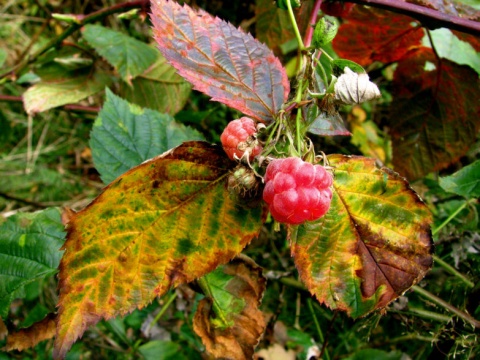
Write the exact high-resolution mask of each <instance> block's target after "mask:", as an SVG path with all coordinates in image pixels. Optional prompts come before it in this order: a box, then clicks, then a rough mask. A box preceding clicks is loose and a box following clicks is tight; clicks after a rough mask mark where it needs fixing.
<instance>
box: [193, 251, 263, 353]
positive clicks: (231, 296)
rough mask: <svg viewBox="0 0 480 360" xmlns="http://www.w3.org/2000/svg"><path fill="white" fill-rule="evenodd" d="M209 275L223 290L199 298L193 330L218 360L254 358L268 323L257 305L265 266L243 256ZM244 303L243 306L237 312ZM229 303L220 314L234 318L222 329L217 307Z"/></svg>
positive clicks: (260, 294)
mask: <svg viewBox="0 0 480 360" xmlns="http://www.w3.org/2000/svg"><path fill="white" fill-rule="evenodd" d="M208 276H210V279H208V281H209V282H210V284H211V287H212V288H213V287H215V288H217V289H220V287H221V289H220V291H217V292H216V294H215V292H214V294H215V295H214V296H215V298H213V299H212V298H210V297H206V298H205V299H203V300H202V301H200V303H199V304H198V308H197V312H196V313H195V317H194V319H193V329H194V330H195V332H196V333H197V335H198V336H200V337H201V339H202V342H203V344H204V345H205V347H206V351H207V353H208V354H209V355H210V356H212V357H214V358H215V359H235V360H242V359H251V358H252V356H253V353H254V350H255V347H256V346H257V344H258V341H259V340H260V337H261V335H262V334H263V331H264V329H265V326H266V322H265V319H264V317H263V313H262V312H261V311H260V310H259V308H258V306H259V305H260V302H261V299H262V297H263V292H264V291H265V285H266V279H265V278H264V277H263V275H262V269H261V268H260V267H259V266H258V265H257V264H256V263H255V262H253V261H252V260H251V259H249V258H248V257H246V256H242V255H241V256H239V257H237V258H235V259H234V260H232V261H231V262H230V263H229V264H227V265H225V266H223V267H221V268H219V269H217V270H216V271H214V272H213V273H211V274H209V275H208ZM216 296H218V297H216ZM241 302H243V304H244V306H243V309H239V310H240V311H238V312H237V311H236V308H238V307H237V305H238V304H239V303H241ZM227 303H228V304H229V305H228V308H223V309H220V312H222V315H221V316H222V317H224V318H226V319H227V320H232V321H233V325H232V326H230V327H227V328H222V327H221V326H218V315H219V314H218V312H219V309H218V308H219V307H221V306H222V304H227ZM213 304H215V305H213Z"/></svg>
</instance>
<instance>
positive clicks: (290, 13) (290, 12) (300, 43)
mask: <svg viewBox="0 0 480 360" xmlns="http://www.w3.org/2000/svg"><path fill="white" fill-rule="evenodd" d="M287 8H288V16H289V17H290V22H291V23H292V26H293V31H294V32H295V37H296V38H297V41H298V49H299V50H300V52H302V51H303V50H305V46H304V45H303V40H302V36H301V35H300V30H298V25H297V20H296V19H295V14H294V13H293V9H292V4H291V3H290V0H287ZM299 65H301V64H299ZM300 68H301V66H300Z"/></svg>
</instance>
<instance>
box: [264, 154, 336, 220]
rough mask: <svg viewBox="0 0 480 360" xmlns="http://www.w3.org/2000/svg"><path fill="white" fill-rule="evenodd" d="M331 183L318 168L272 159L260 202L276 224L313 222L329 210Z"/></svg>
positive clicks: (301, 163) (298, 159)
mask: <svg viewBox="0 0 480 360" xmlns="http://www.w3.org/2000/svg"><path fill="white" fill-rule="evenodd" d="M332 182H333V178H332V175H331V174H330V173H328V172H327V171H326V170H325V168H324V167H323V166H321V165H312V164H310V163H307V162H304V161H303V160H302V159H300V158H296V157H289V158H286V159H277V160H273V161H272V162H270V164H268V167H267V172H266V173H265V189H264V190H263V200H265V202H266V203H267V204H268V208H269V210H270V213H271V214H272V216H273V218H274V219H275V220H277V221H278V222H282V223H287V224H293V225H295V224H301V223H303V222H305V221H313V220H316V219H319V218H320V217H322V216H323V215H325V214H326V212H327V211H328V209H329V208H330V202H331V200H332V191H331V190H330V186H332Z"/></svg>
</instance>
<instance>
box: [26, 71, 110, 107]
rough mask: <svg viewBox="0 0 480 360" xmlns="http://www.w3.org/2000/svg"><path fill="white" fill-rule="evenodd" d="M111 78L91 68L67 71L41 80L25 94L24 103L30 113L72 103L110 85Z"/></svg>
mask: <svg viewBox="0 0 480 360" xmlns="http://www.w3.org/2000/svg"><path fill="white" fill-rule="evenodd" d="M110 82H111V79H110V77H109V76H108V75H106V74H104V73H100V72H95V73H93V74H91V69H86V70H84V71H77V72H75V75H74V74H73V73H72V72H65V73H63V74H62V75H61V76H59V77H57V78H55V79H52V80H49V81H41V82H39V83H37V84H35V85H33V86H32V87H30V88H29V89H28V90H27V91H25V93H24V94H23V105H24V107H25V111H26V112H27V113H28V114H35V113H39V112H43V111H46V110H49V109H52V108H55V107H57V106H62V105H66V104H72V103H76V102H79V101H80V100H83V99H85V98H86V97H88V96H90V95H93V94H95V93H97V92H99V91H101V90H103V89H104V88H105V86H108V85H109V84H110Z"/></svg>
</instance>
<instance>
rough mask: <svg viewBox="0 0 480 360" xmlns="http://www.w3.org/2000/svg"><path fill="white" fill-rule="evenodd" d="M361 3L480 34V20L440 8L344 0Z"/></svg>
mask: <svg viewBox="0 0 480 360" xmlns="http://www.w3.org/2000/svg"><path fill="white" fill-rule="evenodd" d="M342 1H344V2H352V3H355V4H360V5H369V6H372V7H376V8H380V9H386V10H389V11H392V12H395V13H399V14H404V15H408V16H410V17H412V18H414V19H417V20H419V21H420V22H422V24H423V25H424V26H425V27H427V28H429V29H436V28H439V27H445V28H449V29H451V30H458V31H462V32H465V33H468V34H472V35H476V36H478V35H480V22H477V21H473V20H468V19H464V18H461V17H458V16H453V15H448V14H444V13H442V12H440V11H438V10H433V9H429V8H426V7H424V6H420V5H416V4H410V3H408V2H404V1H400V0H342Z"/></svg>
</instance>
